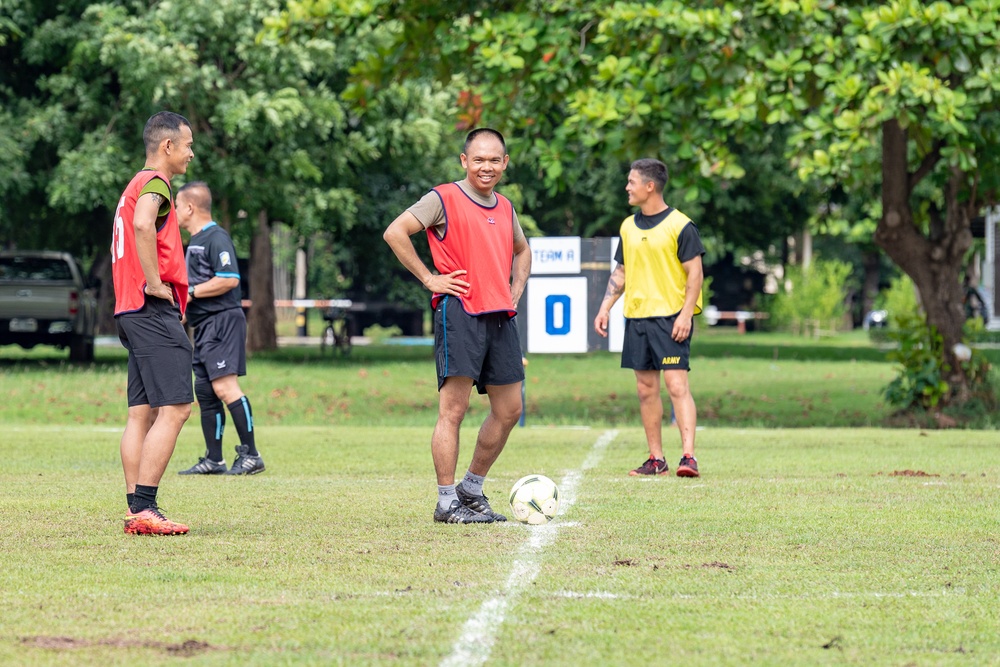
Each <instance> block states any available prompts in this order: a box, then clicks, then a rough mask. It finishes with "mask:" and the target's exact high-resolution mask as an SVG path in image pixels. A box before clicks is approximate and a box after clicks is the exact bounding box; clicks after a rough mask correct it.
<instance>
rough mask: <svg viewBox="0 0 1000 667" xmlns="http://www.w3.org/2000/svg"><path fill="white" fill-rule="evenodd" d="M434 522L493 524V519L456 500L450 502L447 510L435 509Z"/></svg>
mask: <svg viewBox="0 0 1000 667" xmlns="http://www.w3.org/2000/svg"><path fill="white" fill-rule="evenodd" d="M434 520H435V521H437V522H438V523H493V517H490V516H486V515H485V514H480V513H479V512H476V511H475V510H470V509H469V508H468V507H465V506H463V505H462V503H460V502H459V501H457V500H453V501H451V505H450V506H449V507H448V509H441V507H440V506H438V507H435V508H434Z"/></svg>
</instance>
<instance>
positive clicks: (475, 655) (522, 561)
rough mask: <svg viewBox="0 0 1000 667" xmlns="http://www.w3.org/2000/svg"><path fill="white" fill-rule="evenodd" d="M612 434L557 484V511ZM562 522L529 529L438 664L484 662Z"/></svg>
mask: <svg viewBox="0 0 1000 667" xmlns="http://www.w3.org/2000/svg"><path fill="white" fill-rule="evenodd" d="M616 437H618V431H605V432H604V433H603V434H601V437H599V438H598V439H597V441H596V442H594V444H593V446H592V447H591V448H590V452H589V453H588V454H587V458H586V459H584V461H583V464H581V466H580V468H579V469H578V470H573V471H571V472H569V473H567V474H566V476H565V477H563V479H562V481H561V482H559V483H558V485H557V486H558V487H559V513H560V514H565V512H566V510H568V509H569V508H570V506H571V505H572V504H573V503H574V502H575V501H576V487H577V486H578V485H579V484H580V480H581V479H582V478H583V473H584V472H585V471H587V470H590V469H591V468H593V467H594V466H596V465H597V464H598V463H600V461H601V457H602V456H603V455H604V450H605V449H607V447H608V445H609V444H611V443H612V442H613V441H614V439H615V438H616ZM562 525H564V524H562V523H561V522H560V521H555V522H553V523H547V524H545V525H544V526H533V527H532V528H531V537H529V538H528V541H527V542H525V543H524V544H522V545H521V548H520V549H519V550H518V557H517V560H515V561H514V565H513V567H512V568H511V572H510V576H508V577H507V583H506V585H505V586H504V588H503V590H502V591H500V592H499V593H498V594H497V595H496V596H494V597H492V598H490V599H489V600H486V601H485V602H483V604H482V606H481V607H480V608H479V611H478V612H477V613H476V614H475V615H474V616H472V617H471V618H470V619H469V620H468V621H466V622H465V625H464V626H463V627H462V633H461V634H460V635H459V637H458V639H457V640H456V641H455V644H454V646H453V647H452V649H451V655H449V656H448V657H446V658H445V659H444V660H442V661H441V665H442V667H469V666H471V665H483V664H485V663H486V661H487V660H488V659H489V657H490V652H491V651H492V650H493V643H494V642H495V641H496V633H497V631H498V630H499V629H500V626H502V625H503V620H504V616H505V615H506V614H507V608H508V607H509V606H510V605H511V603H513V602H514V600H515V599H517V596H518V594H519V593H520V592H521V589H523V588H524V587H525V586H527V585H529V584H530V583H531V582H532V581H534V579H535V577H536V576H537V575H538V564H539V561H540V560H541V556H542V551H543V550H544V549H545V547H546V546H548V545H549V544H551V543H552V542H553V541H554V540H555V539H556V531H557V530H558V529H559V528H560V527H561V526H562Z"/></svg>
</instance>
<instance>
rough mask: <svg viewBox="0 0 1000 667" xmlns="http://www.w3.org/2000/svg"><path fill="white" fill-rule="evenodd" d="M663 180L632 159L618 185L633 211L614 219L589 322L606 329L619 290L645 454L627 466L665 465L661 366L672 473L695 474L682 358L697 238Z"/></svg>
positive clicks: (648, 469)
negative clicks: (669, 200)
mask: <svg viewBox="0 0 1000 667" xmlns="http://www.w3.org/2000/svg"><path fill="white" fill-rule="evenodd" d="M666 184H667V167H666V165H665V164H663V163H662V162H660V161H659V160H653V159H648V158H647V159H642V160H636V161H635V162H633V163H632V168H631V171H629V174H628V184H627V185H626V186H625V192H627V193H628V203H629V204H630V205H632V206H638V207H639V212H637V213H636V214H635V215H630V216H629V217H627V218H625V220H624V222H622V226H621V243H620V244H619V245H618V251H617V252H616V253H615V262H617V266H616V267H615V270H614V271H612V272H611V278H609V279H608V289H607V291H606V292H605V293H604V300H603V301H602V302H601V307H600V309H599V310H598V311H597V317H596V318H595V319H594V329H595V330H596V331H597V333H599V334H600V335H602V336H605V337H607V335H608V316H609V314H610V312H611V307H612V306H613V305H614V304H615V302H616V301H617V300H618V298H619V297H621V296H622V295H623V294H624V296H625V301H624V304H623V305H624V313H625V341H624V344H623V347H622V368H631V369H633V370H634V371H635V380H636V389H637V391H638V394H639V413H640V415H641V416H642V427H643V429H644V430H645V432H646V443H647V445H648V446H649V459H648V460H647V461H646V462H645V463H643V464H642V465H641V466H639V467H638V468H636V469H635V470H632V471H631V472H629V474H630V475H666V474H667V472H668V467H667V462H666V459H665V458H664V456H663V403H662V402H661V399H660V372H661V371H662V373H663V380H664V382H665V383H666V385H667V391H668V392H669V393H670V401H671V403H672V404H673V409H674V415H675V416H676V418H677V428H678V430H679V431H680V434H681V446H682V450H683V454H682V456H681V461H680V463H679V464H678V466H677V476H678V477H698V461H697V460H696V459H695V457H694V433H695V427H696V425H697V421H698V415H697V411H696V409H695V405H694V398H693V397H692V396H691V388H690V386H689V385H688V370H689V369H690V366H689V363H688V359H689V357H690V356H691V334H692V331H693V324H692V318H693V317H694V316H695V315H697V314H698V313H700V312H701V285H702V281H703V277H704V274H703V272H702V264H701V256H702V255H704V254H705V246H703V245H702V243H701V237H700V236H699V234H698V228H697V227H695V225H694V223H693V222H691V219H690V218H688V217H687V216H686V215H684V214H683V213H681V212H680V211H678V210H677V209H675V208H673V207H671V206H668V205H667V204H666V202H664V200H663V188H664V186H665V185H666ZM626 268H627V271H628V279H627V280H626V278H625V275H626Z"/></svg>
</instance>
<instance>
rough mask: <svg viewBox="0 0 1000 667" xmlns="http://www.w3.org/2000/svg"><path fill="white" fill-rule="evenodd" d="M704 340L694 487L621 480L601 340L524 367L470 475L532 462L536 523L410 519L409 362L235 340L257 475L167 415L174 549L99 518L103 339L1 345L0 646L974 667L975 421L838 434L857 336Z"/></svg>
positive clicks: (856, 392)
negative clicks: (548, 485)
mask: <svg viewBox="0 0 1000 667" xmlns="http://www.w3.org/2000/svg"><path fill="white" fill-rule="evenodd" d="M747 338H749V336H748V337H747ZM707 342H714V343H715V344H717V345H719V346H720V347H718V348H716V349H713V350H711V351H710V353H709V352H703V353H700V354H699V353H696V356H695V364H694V365H695V372H694V373H692V376H691V380H692V385H693V387H694V390H695V394H696V398H697V399H698V404H699V409H700V412H701V415H702V419H701V422H700V423H701V425H702V426H703V428H702V430H700V431H699V433H698V457H699V463H700V466H701V470H702V472H703V476H702V477H701V478H699V479H695V480H687V479H679V478H676V477H673V476H665V477H659V478H655V479H637V478H630V477H628V476H627V475H626V474H625V473H626V472H627V471H628V470H629V469H630V468H633V467H635V466H636V465H638V464H639V463H640V462H641V461H642V459H643V458H645V444H644V439H643V435H642V432H641V429H639V428H638V419H637V416H636V413H635V407H634V403H635V398H634V393H633V392H634V386H633V383H632V381H631V378H630V376H629V373H628V372H627V371H622V370H621V369H619V368H618V367H617V361H616V359H615V357H614V355H607V354H595V355H584V356H578V357H571V356H553V357H539V356H535V357H532V358H531V363H530V364H529V367H528V375H529V383H528V390H527V391H528V406H529V414H528V420H527V427H526V428H517V429H515V431H514V433H513V434H512V436H511V440H510V442H509V444H508V448H507V450H506V451H505V452H504V454H503V456H502V457H501V458H500V460H499V461H498V463H497V465H496V466H495V468H494V470H493V471H492V473H491V475H490V477H489V478H488V479H487V483H486V493H487V494H488V495H489V496H490V497H491V499H492V500H493V502H494V504H495V506H496V507H497V508H498V509H500V508H501V507H503V506H505V504H506V503H505V495H506V492H507V490H508V489H509V488H510V486H511V484H513V482H514V481H515V480H517V479H518V478H519V477H521V476H522V475H524V474H528V473H532V472H537V473H543V474H546V475H548V476H549V477H551V478H552V479H554V480H555V481H556V482H557V483H558V484H559V485H560V488H561V491H562V499H563V506H562V508H561V511H560V515H559V516H558V517H557V518H556V520H555V521H553V522H552V523H550V524H549V525H547V526H544V527H541V528H530V527H527V526H522V525H520V524H514V523H507V524H493V525H488V526H444V525H439V524H434V523H433V522H432V521H431V513H432V509H433V501H434V493H435V489H434V479H433V470H432V466H431V462H430V456H429V438H430V427H431V425H432V424H433V422H434V407H435V405H436V395H435V391H434V386H433V366H432V362H431V361H430V356H429V352H428V351H427V350H425V349H393V350H378V349H371V350H364V349H356V350H355V354H354V355H352V357H351V358H350V359H347V360H344V359H331V358H320V357H319V355H318V351H308V350H282V351H280V352H278V353H275V354H272V355H264V356H260V357H257V358H255V359H254V360H253V361H251V366H250V375H249V376H248V378H246V382H245V383H244V387H245V388H246V389H247V392H248V394H249V395H250V397H251V399H252V400H253V402H254V406H255V412H256V414H257V423H258V443H259V446H260V448H261V451H262V454H263V455H264V458H265V461H266V463H267V466H268V469H267V471H266V472H265V473H263V474H262V475H258V476H256V477H252V478H194V479H192V478H190V477H178V476H177V475H176V472H177V471H178V470H180V469H182V468H184V467H187V466H189V465H190V464H191V463H194V462H195V460H196V458H197V456H198V455H199V453H200V452H201V450H202V448H203V445H202V443H201V436H200V433H199V430H198V428H197V413H195V416H194V417H193V418H192V421H191V422H190V423H189V424H188V426H187V427H185V429H184V431H183V432H182V434H181V438H180V442H179V443H178V449H177V451H176V453H175V455H174V458H173V460H172V462H171V464H170V468H169V469H168V471H167V474H166V475H165V477H164V480H163V482H162V484H161V493H160V501H161V504H162V505H163V506H164V507H165V508H166V510H167V511H168V515H169V516H170V517H172V518H175V519H176V520H179V521H183V522H186V523H189V524H190V526H191V533H190V534H189V535H187V536H184V537H174V538H135V537H126V536H124V535H123V534H122V530H121V525H122V524H121V521H122V518H121V517H122V512H123V511H124V489H123V488H122V486H123V485H122V482H121V469H120V462H119V460H118V452H117V444H118V439H119V437H120V435H121V429H122V426H123V421H124V419H123V418H124V395H123V390H124V371H123V364H122V360H123V356H122V355H121V354H120V353H119V352H117V351H115V350H107V349H102V350H99V358H98V362H97V363H96V364H94V365H88V366H70V365H67V364H63V363H62V362H61V359H60V358H59V356H60V355H56V354H52V355H48V354H47V353H46V352H45V351H44V350H40V351H36V352H35V353H31V354H21V355H8V354H6V352H7V350H4V352H5V354H4V356H3V358H2V359H0V397H2V400H0V422H3V423H4V424H5V429H4V430H5V433H6V437H5V438H4V439H2V440H0V460H2V461H3V466H0V563H2V564H0V610H2V611H0V617H2V621H0V664H3V665H7V664H10V665H102V666H107V665H124V664H137V663H138V664H147V665H159V664H197V665H327V664H343V665H369V664H370V665H479V664H487V665H502V666H506V665H510V666H516V665H528V664H539V665H574V666H580V665H650V664H685V665H744V664H760V665H844V664H850V665H989V664H1000V633H998V631H997V628H998V627H1000V535H998V532H997V514H996V498H997V496H998V489H1000V457H998V456H997V454H998V453H1000V448H998V444H997V434H996V432H995V431H986V430H980V431H977V430H961V431H922V430H892V429H878V428H865V427H863V426H866V425H873V424H877V423H879V420H880V419H881V416H882V415H884V414H885V413H886V408H885V407H884V406H882V405H881V403H880V398H879V392H880V388H881V386H882V385H883V384H884V383H885V382H886V381H888V378H890V377H891V375H892V370H891V367H890V366H889V365H888V364H885V363H884V362H880V361H878V359H877V358H865V355H867V354H869V352H868V351H867V348H864V347H863V346H859V347H858V350H859V351H858V352H856V353H855V354H850V353H849V352H847V353H845V352H844V350H845V349H846V348H850V347H852V346H853V345H850V344H840V345H838V344H833V345H829V346H826V345H824V346H816V347H812V348H810V346H802V347H801V349H792V348H795V347H796V346H795V345H794V344H792V343H788V344H786V343H780V344H779V343H778V342H777V340H776V339H770V340H769V341H768V344H771V343H774V345H772V347H773V350H772V352H771V354H770V355H767V354H761V353H759V351H755V352H745V353H744V352H742V350H743V349H744V348H747V349H748V348H749V346H746V345H744V344H739V343H735V342H734V343H726V342H725V341H724V340H723V339H716V340H715V341H706V343H707ZM758 347H759V346H758ZM705 349H706V350H707V348H705ZM775 350H776V352H775ZM484 409H485V408H484V404H482V403H481V402H478V399H477V400H474V402H473V409H472V411H471V414H470V416H469V418H468V419H467V422H466V425H467V428H466V429H464V430H463V434H462V437H463V442H464V443H465V446H464V449H463V454H462V456H461V457H460V468H461V469H463V470H464V466H465V465H467V463H468V457H469V453H470V452H469V450H470V446H471V443H472V442H473V441H474V438H475V428H476V427H477V426H478V424H479V422H480V421H481V418H482V416H483V410H484ZM809 424H812V427H810V428H790V427H791V426H797V425H803V426H804V425H809ZM816 424H819V425H821V426H822V427H816V426H815V425H816ZM848 426H862V428H845V427H848ZM229 436H230V437H231V434H229ZM665 442H666V445H667V451H668V452H669V453H670V454H669V456H668V462H669V463H670V465H671V468H673V467H674V466H675V464H676V461H677V458H679V454H680V451H679V447H678V445H677V436H676V433H675V432H673V431H672V430H670V429H669V428H668V429H665ZM229 447H231V441H230V442H227V449H229ZM230 456H231V454H230Z"/></svg>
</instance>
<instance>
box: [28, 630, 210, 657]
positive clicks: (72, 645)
mask: <svg viewBox="0 0 1000 667" xmlns="http://www.w3.org/2000/svg"><path fill="white" fill-rule="evenodd" d="M21 643H22V644H23V645H25V646H30V647H32V648H43V649H49V650H54V651H68V650H73V649H81V648H90V647H92V646H109V647H111V648H146V649H155V650H160V651H166V652H167V653H169V654H170V655H173V656H178V657H181V658H190V657H193V656H195V655H198V654H199V653H204V652H206V651H219V650H222V648H221V647H219V646H212V645H211V644H209V643H208V642H203V641H198V640H196V639H188V640H187V641H184V642H181V643H180V644H170V643H167V642H153V641H148V642H144V641H136V640H134V639H99V640H90V639H77V638H75V637H46V636H44V635H38V636H35V637H23V638H22V639H21Z"/></svg>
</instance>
